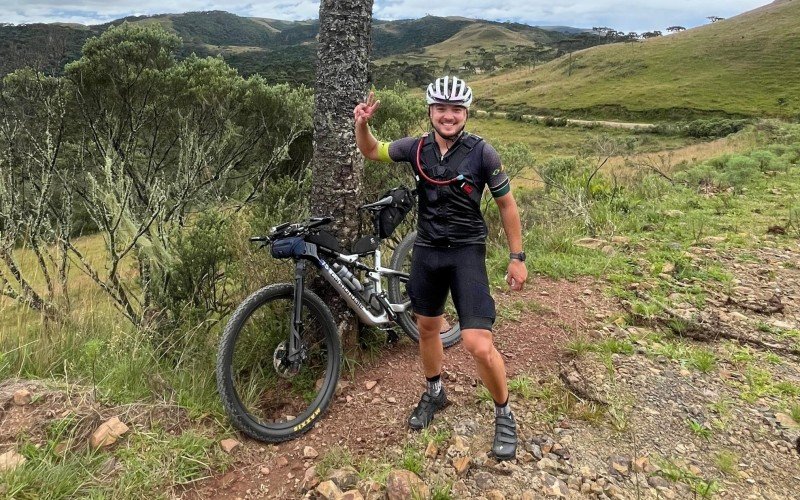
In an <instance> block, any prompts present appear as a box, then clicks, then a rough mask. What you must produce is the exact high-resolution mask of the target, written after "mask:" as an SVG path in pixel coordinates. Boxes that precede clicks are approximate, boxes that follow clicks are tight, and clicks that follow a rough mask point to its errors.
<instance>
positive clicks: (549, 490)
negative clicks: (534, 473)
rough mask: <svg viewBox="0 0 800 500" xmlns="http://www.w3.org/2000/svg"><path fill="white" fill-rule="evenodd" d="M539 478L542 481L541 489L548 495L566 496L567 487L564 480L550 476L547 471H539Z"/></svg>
mask: <svg viewBox="0 0 800 500" xmlns="http://www.w3.org/2000/svg"><path fill="white" fill-rule="evenodd" d="M539 479H540V480H541V481H542V491H543V492H544V494H545V495H547V496H549V497H558V498H567V496H568V495H569V488H568V487H567V485H566V483H564V481H562V480H560V479H558V478H557V477H554V476H551V475H550V474H548V473H547V472H544V471H541V472H539Z"/></svg>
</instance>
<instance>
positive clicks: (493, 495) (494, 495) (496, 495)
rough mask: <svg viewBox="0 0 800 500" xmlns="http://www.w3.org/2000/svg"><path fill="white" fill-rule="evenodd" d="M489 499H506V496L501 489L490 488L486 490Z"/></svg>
mask: <svg viewBox="0 0 800 500" xmlns="http://www.w3.org/2000/svg"><path fill="white" fill-rule="evenodd" d="M485 496H486V499H487V500H505V498H506V496H505V495H504V494H503V492H502V491H500V490H489V491H487V492H486V495H485Z"/></svg>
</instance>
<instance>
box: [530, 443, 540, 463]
mask: <svg viewBox="0 0 800 500" xmlns="http://www.w3.org/2000/svg"><path fill="white" fill-rule="evenodd" d="M527 448H528V452H530V454H531V455H533V458H535V459H536V460H541V459H542V457H543V456H544V455H543V454H542V448H541V447H540V446H539V445H538V444H536V443H528V445H527Z"/></svg>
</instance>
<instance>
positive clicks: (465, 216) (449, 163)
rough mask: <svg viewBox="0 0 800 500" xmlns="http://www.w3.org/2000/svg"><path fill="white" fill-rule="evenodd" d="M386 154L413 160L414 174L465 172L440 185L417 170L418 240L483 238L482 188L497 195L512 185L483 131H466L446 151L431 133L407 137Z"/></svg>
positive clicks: (451, 243)
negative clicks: (459, 178)
mask: <svg viewBox="0 0 800 500" xmlns="http://www.w3.org/2000/svg"><path fill="white" fill-rule="evenodd" d="M420 141H422V144H421V145H420ZM388 156H389V158H390V159H391V160H392V161H396V162H408V163H410V164H411V165H412V167H413V168H414V169H415V174H417V172H418V169H420V168H422V169H423V172H424V173H425V175H426V176H427V177H429V178H430V179H433V180H435V181H443V180H448V179H455V178H457V177H459V176H463V180H458V181H456V182H452V183H449V184H446V185H436V184H433V183H431V182H428V181H426V180H425V179H424V178H422V177H420V176H419V175H417V194H418V203H419V222H418V235H417V242H416V244H417V245H420V246H430V247H455V246H462V245H472V244H485V242H486V235H487V232H488V231H487V228H486V222H485V221H484V219H483V215H482V213H481V204H480V202H481V197H482V195H483V190H484V189H485V187H486V186H487V185H488V186H489V190H490V191H491V193H492V195H493V196H494V197H495V198H497V197H500V196H503V195H505V194H507V193H508V192H509V191H510V185H509V180H508V175H506V173H505V172H504V171H503V167H502V165H501V163H500V156H499V155H498V154H497V151H496V150H495V149H494V148H493V147H492V146H490V145H489V144H487V143H486V142H485V141H484V140H483V139H482V138H480V137H479V136H477V135H473V134H468V133H466V132H465V133H463V134H461V135H460V136H459V138H458V139H457V140H456V141H455V142H454V143H453V145H452V146H451V147H450V149H448V151H447V153H445V154H444V156H442V155H441V154H440V152H439V146H438V145H437V144H436V141H435V139H434V136H433V133H431V134H427V135H426V136H423V137H422V138H414V137H406V138H404V139H400V140H397V141H394V142H392V143H391V144H389V147H388ZM418 160H419V161H418Z"/></svg>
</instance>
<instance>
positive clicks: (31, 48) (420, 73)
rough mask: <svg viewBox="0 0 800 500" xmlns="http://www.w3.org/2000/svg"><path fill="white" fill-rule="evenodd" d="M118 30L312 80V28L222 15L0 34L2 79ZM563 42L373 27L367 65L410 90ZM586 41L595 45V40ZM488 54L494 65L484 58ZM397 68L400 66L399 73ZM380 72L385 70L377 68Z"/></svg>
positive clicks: (432, 27) (465, 26)
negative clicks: (371, 62) (445, 73)
mask: <svg viewBox="0 0 800 500" xmlns="http://www.w3.org/2000/svg"><path fill="white" fill-rule="evenodd" d="M122 22H129V23H147V24H151V23H157V24H160V25H161V26H163V27H164V28H165V29H167V30H168V31H171V32H173V33H175V34H177V35H178V36H180V37H181V39H182V40H183V49H182V55H184V56H185V55H188V54H190V53H192V52H194V53H197V54H198V55H201V56H207V55H217V54H220V55H222V56H223V57H224V58H225V60H226V61H228V63H229V64H231V65H232V66H234V67H236V68H237V69H239V71H240V72H241V73H243V74H245V75H249V74H254V73H259V74H261V75H263V76H264V77H265V78H266V79H267V80H268V81H271V82H290V83H306V84H308V83H311V82H313V79H314V58H315V54H316V35H317V32H318V29H319V24H318V22H317V21H316V20H313V21H281V20H276V19H267V18H248V17H241V16H237V15H234V14H230V13H228V12H222V11H211V12H187V13H183V14H162V15H154V16H131V17H126V18H123V19H118V20H115V21H112V22H110V23H106V24H101V25H93V26H82V25H74V24H64V23H56V24H29V25H22V26H0V75H4V74H7V73H9V72H11V71H13V70H15V69H17V68H19V67H22V66H26V65H32V66H34V67H36V68H38V69H41V70H43V71H45V72H46V73H50V74H58V73H59V72H61V71H62V70H63V67H64V64H65V63H67V62H69V61H72V60H74V59H76V58H77V57H79V56H80V50H81V47H82V46H83V43H84V42H85V41H86V40H87V39H88V38H89V37H92V36H97V35H99V34H100V33H102V32H103V31H105V30H106V29H108V27H110V26H112V25H117V24H120V23H122ZM567 36H568V35H567V34H565V33H562V32H559V31H546V30H541V29H539V28H535V27H532V26H527V25H524V24H518V23H498V22H491V21H482V20H476V19H467V18H461V17H435V16H425V17H423V18H420V19H406V20H399V21H380V20H376V21H375V22H374V23H373V57H374V58H375V59H377V60H378V61H377V66H379V67H376V70H375V71H374V73H375V75H376V78H377V79H378V80H381V79H383V80H384V82H385V83H392V82H394V81H395V80H396V79H398V78H400V79H404V80H406V81H407V82H410V83H413V84H416V83H418V80H419V81H425V80H427V79H429V78H430V76H431V74H436V73H439V72H440V71H442V69H443V68H442V66H443V65H444V63H445V62H446V61H447V60H448V59H449V60H451V66H450V68H449V69H453V70H456V69H457V68H459V67H464V66H465V65H466V67H467V68H469V70H468V71H472V70H473V68H475V67H478V68H480V67H481V66H483V67H486V68H487V69H493V68H495V67H500V66H506V67H508V66H510V65H513V64H514V63H515V61H521V60H523V59H526V57H529V56H528V55H527V52H526V51H528V50H529V49H530V48H532V47H538V48H539V49H540V50H541V49H542V48H544V47H551V46H552V45H553V44H554V43H557V42H558V41H559V40H561V39H563V38H565V37H567ZM592 38H594V39H595V42H599V41H601V40H600V39H599V37H592ZM478 49H481V52H480V53H479V52H478ZM486 52H489V53H490V54H491V55H492V56H494V58H488V57H487V56H486ZM552 53H553V55H554V54H555V52H552ZM520 54H522V55H520ZM397 61H404V62H406V65H405V66H402V65H397V64H396V63H397ZM409 64H410V65H411V69H409V68H408V66H409ZM382 65H385V66H386V67H383V68H381V67H380V66H382ZM434 66H435V68H434ZM465 71H466V70H465Z"/></svg>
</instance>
